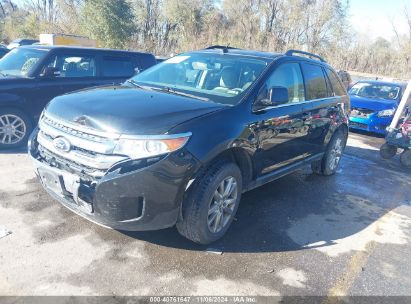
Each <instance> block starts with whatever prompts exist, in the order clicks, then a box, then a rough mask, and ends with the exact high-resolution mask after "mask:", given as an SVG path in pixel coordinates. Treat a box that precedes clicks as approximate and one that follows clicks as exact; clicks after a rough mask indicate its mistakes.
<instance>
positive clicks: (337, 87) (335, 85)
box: [326, 69, 347, 96]
mask: <svg viewBox="0 0 411 304" xmlns="http://www.w3.org/2000/svg"><path fill="white" fill-rule="evenodd" d="M326 71H327V75H328V78H329V79H330V81H331V86H332V89H333V91H334V94H335V95H336V96H343V95H346V94H347V93H346V92H345V89H344V87H343V86H342V84H341V82H340V81H339V79H338V76H337V75H336V74H335V73H334V72H333V71H331V70H329V69H326Z"/></svg>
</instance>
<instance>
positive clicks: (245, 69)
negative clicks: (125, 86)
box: [132, 53, 268, 105]
mask: <svg viewBox="0 0 411 304" xmlns="http://www.w3.org/2000/svg"><path fill="white" fill-rule="evenodd" d="M267 64H268V62H266V61H264V60H263V59H254V58H249V57H243V56H238V55H237V56H236V55H229V54H207V53H197V54H183V55H179V56H176V57H173V58H170V59H168V60H166V61H164V62H162V63H159V64H158V65H155V66H154V67H152V68H150V69H148V70H146V71H144V72H142V73H141V74H138V75H137V76H135V77H133V78H132V81H133V82H135V83H137V84H139V85H141V86H150V87H154V88H159V89H164V91H165V92H174V93H178V92H180V93H185V94H190V95H193V96H197V97H201V98H205V99H208V100H210V101H214V102H217V103H223V104H228V105H235V104H237V103H238V102H239V101H240V100H241V98H242V96H243V95H244V92H245V91H246V90H247V89H248V88H249V87H250V86H251V84H252V83H253V82H254V81H255V80H256V79H257V78H258V76H259V75H260V74H261V72H262V71H263V70H264V69H265V67H266V66H267Z"/></svg>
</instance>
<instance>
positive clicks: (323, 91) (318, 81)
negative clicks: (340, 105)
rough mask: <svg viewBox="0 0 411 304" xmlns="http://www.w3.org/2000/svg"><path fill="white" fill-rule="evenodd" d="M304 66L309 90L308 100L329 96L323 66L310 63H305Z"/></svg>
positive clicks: (306, 84) (306, 85)
mask: <svg viewBox="0 0 411 304" xmlns="http://www.w3.org/2000/svg"><path fill="white" fill-rule="evenodd" d="M302 68H303V74H304V79H305V87H306V90H307V100H314V99H321V98H326V97H328V93H327V85H326V82H325V78H324V73H323V70H322V68H321V67H320V66H318V65H314V64H309V63H303V64H302Z"/></svg>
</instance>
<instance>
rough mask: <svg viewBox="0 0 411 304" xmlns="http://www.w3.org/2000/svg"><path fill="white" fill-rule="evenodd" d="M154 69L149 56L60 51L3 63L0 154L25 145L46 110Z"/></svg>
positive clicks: (24, 52)
mask: <svg viewBox="0 0 411 304" xmlns="http://www.w3.org/2000/svg"><path fill="white" fill-rule="evenodd" d="M154 64H156V60H155V57H154V56H153V55H151V54H146V53H137V52H127V51H118V50H106V49H97V48H81V47H62V46H39V45H35V46H34V45H33V46H23V47H19V48H16V49H14V50H12V51H10V53H9V54H7V56H5V57H4V58H2V60H1V61H0V149H1V148H14V147H18V146H21V145H23V144H24V143H25V142H27V138H28V136H29V135H30V132H31V130H32V128H33V126H34V125H35V124H36V123H37V121H38V118H39V116H40V113H41V111H42V110H43V108H44V106H45V105H46V104H47V103H48V102H49V101H50V100H51V99H53V98H54V97H56V96H58V95H62V94H65V93H68V92H72V91H75V90H79V89H84V88H87V87H92V86H98V85H105V84H114V83H116V84H119V83H121V82H124V81H125V80H126V79H128V78H130V77H132V76H133V75H135V74H136V71H135V69H136V68H137V69H138V70H144V69H146V68H148V67H150V66H152V65H154Z"/></svg>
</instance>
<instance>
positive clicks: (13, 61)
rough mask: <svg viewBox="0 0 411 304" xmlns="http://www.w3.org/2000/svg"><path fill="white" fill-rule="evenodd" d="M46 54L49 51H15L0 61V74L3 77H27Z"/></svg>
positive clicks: (22, 49)
mask: <svg viewBox="0 0 411 304" xmlns="http://www.w3.org/2000/svg"><path fill="white" fill-rule="evenodd" d="M46 53H47V50H38V49H24V48H17V49H14V50H12V51H10V52H9V53H8V54H7V55H6V56H4V57H3V58H2V59H1V60H0V73H1V74H2V75H3V76H17V77H26V76H27V75H28V74H29V73H30V72H31V71H32V70H33V68H34V67H35V65H36V64H37V62H38V61H39V60H40V59H42V58H43V57H44V56H45V55H46Z"/></svg>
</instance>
